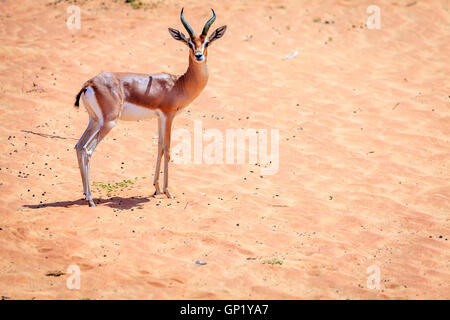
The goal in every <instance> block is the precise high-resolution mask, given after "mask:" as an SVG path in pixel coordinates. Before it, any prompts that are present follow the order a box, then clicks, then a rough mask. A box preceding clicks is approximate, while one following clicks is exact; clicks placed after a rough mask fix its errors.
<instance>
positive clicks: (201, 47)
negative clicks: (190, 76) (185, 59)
mask: <svg viewBox="0 0 450 320" xmlns="http://www.w3.org/2000/svg"><path fill="white" fill-rule="evenodd" d="M183 10H184V9H181V15H180V18H181V22H182V23H183V25H184V27H185V29H186V31H187V32H188V34H189V37H187V36H185V35H184V34H183V33H182V32H180V31H178V30H176V29H172V28H169V33H170V35H171V36H172V37H173V38H174V39H175V40H179V41H182V42H184V43H185V44H186V45H187V46H188V47H189V54H190V55H191V58H192V60H193V61H195V62H198V63H201V62H204V61H206V57H207V56H208V46H209V45H210V44H211V42H213V41H214V40H217V39H219V38H221V37H222V36H223V35H224V34H225V31H226V30H227V26H222V27H219V28H217V29H216V30H214V32H213V33H212V34H211V35H210V36H209V37H206V35H207V34H208V31H209V28H210V27H211V25H212V24H213V22H214V20H216V14H215V13H214V10H213V9H211V10H212V12H213V16H212V18H211V19H209V20H208V21H207V22H206V23H205V26H204V27H203V31H202V34H201V35H200V36H196V35H195V34H194V30H192V28H191V26H190V25H189V23H187V21H186V20H185V19H184V17H183Z"/></svg>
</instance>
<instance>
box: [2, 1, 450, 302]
mask: <svg viewBox="0 0 450 320" xmlns="http://www.w3.org/2000/svg"><path fill="white" fill-rule="evenodd" d="M102 2H104V3H105V4H102ZM143 2H144V3H145V4H146V5H145V6H143V7H142V8H139V9H133V8H131V7H130V5H128V4H125V3H122V1H111V2H109V1H77V3H76V4H77V5H79V6H80V7H81V10H82V11H81V14H82V16H81V17H82V20H81V21H82V25H81V29H80V30H69V29H68V28H67V26H66V19H67V17H68V14H67V12H66V9H67V7H68V6H69V5H71V4H73V2H72V1H31V0H28V1H22V2H21V3H20V5H19V4H17V2H16V1H8V0H6V1H3V2H2V1H0V44H1V45H0V60H1V63H0V120H1V126H0V139H1V140H2V143H1V156H0V194H1V198H0V204H1V208H2V210H1V214H0V248H1V249H0V295H1V296H2V297H4V298H11V299H32V298H36V299H53V298H56V299H80V298H90V299H108V298H117V299H129V298H140V299H157V298H158V299H169V298H172V299H173V298H175V299H183V298H186V299H208V298H209V299H228V298H232V299H236V298H241V299H247V298H249V299H270V298H272V299H291V298H293V299H326V298H331V299H398V298H400V299H417V298H425V299H431V298H432V299H449V298H450V294H449V293H450V285H449V279H450V241H449V240H448V238H450V220H449V213H450V183H449V174H450V169H449V165H450V145H449V138H450V109H449V107H450V83H449V81H448V80H449V76H450V67H449V65H450V64H449V62H450V60H449V57H448V52H450V44H449V42H448V39H449V36H450V30H449V25H450V24H449V23H450V11H449V10H450V6H449V3H448V1H445V0H441V1H438V0H434V1H412V0H407V1H400V0H397V1H378V3H379V4H378V5H379V6H380V8H381V19H382V20H381V29H379V30H369V29H368V28H367V27H366V25H365V23H366V20H367V17H368V16H369V15H368V14H367V13H366V8H367V7H368V6H369V5H371V4H372V1H350V0H348V1H345V0H341V1H320V2H311V1H293V0H292V1H281V0H279V1H266V2H260V1H256V0H250V1H245V2H244V1H237V0H230V1H226V2H222V1H220V2H214V3H213V4H211V1H203V0H201V1H192V0H191V1H187V2H183V3H181V2H179V1H167V0H165V1H153V2H150V1H143ZM181 6H184V7H185V16H186V18H187V19H188V21H190V23H191V25H192V26H193V28H194V29H195V30H199V29H201V27H202V26H203V23H204V22H205V21H206V19H208V18H209V15H210V12H209V7H210V6H213V7H214V9H215V11H216V13H217V15H218V18H217V21H216V22H215V24H214V26H215V27H218V26H221V25H223V24H227V25H228V30H227V33H226V35H225V36H224V37H223V39H220V41H217V42H216V43H214V45H213V46H211V49H210V52H209V57H208V61H209V62H208V63H209V69H210V78H209V82H208V85H207V87H206V89H205V91H204V92H203V93H202V94H201V95H200V97H199V98H197V99H196V101H194V103H192V105H190V106H189V107H187V108H186V109H185V110H184V111H183V112H182V113H181V114H180V115H178V117H177V118H176V120H175V128H184V129H188V130H189V132H193V130H194V121H195V120H201V121H202V127H203V129H213V128H214V129H218V130H219V131H220V132H223V133H224V134H225V132H226V129H237V128H244V129H245V128H254V129H267V130H269V131H270V130H271V129H278V130H279V170H278V172H277V173H276V174H274V175H261V174H260V167H259V166H258V165H250V164H243V165H237V164H235V165H230V164H221V165H219V164H215V165H207V164H204V163H203V164H174V163H172V164H171V170H170V188H171V192H172V193H173V194H174V195H175V196H176V198H175V199H171V200H169V199H166V198H162V197H161V198H152V197H150V195H151V194H152V193H153V191H154V189H153V186H152V183H151V181H152V175H153V171H154V165H155V160H156V145H155V139H154V137H155V136H156V135H157V124H156V121H154V120H148V121H140V122H123V123H119V125H118V126H117V127H116V128H114V130H113V131H112V132H111V133H110V134H109V135H108V137H107V138H106V139H105V140H104V141H103V142H102V143H101V144H100V145H99V147H98V148H97V150H96V152H95V154H94V156H93V158H92V164H91V177H92V178H91V179H92V180H93V181H95V182H103V183H112V184H113V183H116V182H119V181H122V180H127V179H131V180H132V181H133V182H134V183H133V184H129V186H128V187H125V188H118V189H117V190H114V191H112V192H107V191H105V190H104V189H102V188H101V187H94V189H93V190H94V197H95V199H96V201H97V202H98V203H99V205H98V206H97V207H96V208H89V207H87V205H86V204H85V202H84V201H83V200H81V199H82V184H81V179H80V176H79V170H78V165H77V160H76V155H75V150H74V149H73V148H74V145H75V143H76V141H77V140H78V138H79V137H80V136H81V134H82V132H83V130H84V129H85V127H86V125H87V121H88V117H87V114H86V112H85V111H84V110H83V109H82V108H80V109H79V110H78V109H75V108H73V102H74V97H75V95H76V93H77V92H78V91H79V90H80V88H81V85H82V84H83V83H84V81H86V80H87V79H89V78H91V77H93V76H94V75H96V74H98V73H100V72H102V71H132V72H148V73H153V72H159V71H167V72H170V73H175V74H181V73H183V72H184V71H185V69H186V67H187V62H188V58H187V55H188V53H187V48H185V47H183V46H182V45H181V44H180V43H178V42H176V41H173V40H172V39H171V38H170V36H169V34H168V32H167V27H169V26H172V27H176V28H180V29H181V28H182V26H181V23H180V22H179V11H180V8H181ZM295 51H297V53H298V54H297V56H295V57H293V58H291V59H286V56H289V55H292V54H293V53H294V52H295ZM144 177H145V178H144ZM274 258H276V259H278V260H277V261H280V262H282V264H269V263H265V262H267V260H272V259H274ZM197 260H199V261H204V262H206V263H207V264H206V265H196V263H195V262H196V261H197ZM70 265H77V266H79V268H80V270H81V287H80V289H79V290H69V289H68V288H67V287H66V280H67V278H68V277H69V275H68V274H63V275H61V276H47V275H46V274H47V273H48V272H49V271H62V272H66V271H67V268H68V267H69V266H70ZM374 265H375V266H378V267H379V270H380V280H381V283H380V288H379V289H370V288H368V287H367V279H368V277H369V274H368V273H367V268H369V267H370V266H374Z"/></svg>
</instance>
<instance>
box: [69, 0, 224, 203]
mask: <svg viewBox="0 0 450 320" xmlns="http://www.w3.org/2000/svg"><path fill="white" fill-rule="evenodd" d="M211 10H212V12H213V16H212V18H211V19H209V20H208V21H207V22H206V24H205V26H204V27H203V31H202V33H201V35H200V36H196V35H195V34H194V30H192V28H191V26H190V25H189V24H188V23H187V21H186V20H185V19H184V17H183V9H182V10H181V15H180V19H181V22H182V23H183V25H184V27H185V29H186V31H187V32H188V34H189V37H187V36H185V35H184V34H183V33H181V32H180V31H178V30H176V29H172V28H169V33H170V35H171V36H172V37H173V38H174V39H175V40H178V41H181V42H183V43H184V44H186V45H187V46H188V47H189V67H188V69H187V71H186V72H185V73H184V74H183V75H181V76H175V75H171V74H168V73H159V74H138V73H116V72H103V73H101V74H99V75H97V76H95V77H94V78H92V79H90V80H89V81H87V82H86V83H85V84H84V85H83V87H82V88H81V90H80V92H79V93H78V95H77V96H76V101H75V106H76V107H78V106H79V101H80V99H82V100H83V102H84V106H85V108H86V110H87V112H88V113H89V125H88V127H87V129H86V131H85V132H84V133H83V135H82V136H81V138H80V140H79V141H78V143H77V144H76V146H75V148H76V151H77V157H78V165H79V167H80V171H81V178H82V181H83V190H84V195H85V196H86V200H87V201H88V203H89V206H90V207H94V206H95V203H94V201H93V199H92V195H91V189H90V181H89V162H90V158H91V156H92V153H93V152H94V149H95V148H96V146H97V145H98V144H99V142H100V141H101V140H102V139H103V138H104V137H105V136H106V135H107V134H108V133H109V132H110V131H111V129H112V128H113V127H114V126H115V125H116V124H117V121H118V120H129V121H132V120H141V119H147V118H150V117H154V116H156V117H157V118H158V133H159V138H158V157H157V160H156V169H155V177H154V180H153V185H154V186H155V189H156V190H155V193H154V195H157V194H161V191H160V188H159V172H160V167H161V158H162V156H163V155H164V182H163V192H164V194H165V195H166V196H167V197H168V198H173V197H172V196H171V195H170V193H169V189H168V178H169V171H168V169H169V168H168V166H169V161H170V135H171V130H172V122H173V119H174V117H175V115H176V113H177V112H178V111H180V110H181V109H183V108H184V107H186V106H187V105H188V104H190V103H191V102H192V101H193V100H194V99H195V98H196V97H197V96H198V95H199V94H200V92H201V91H202V90H203V88H205V86H206V83H207V81H208V67H207V57H208V46H209V45H210V44H211V43H212V42H213V41H215V40H217V39H219V38H221V37H222V36H223V35H224V33H225V31H226V28H227V27H226V26H222V27H220V28H217V29H216V30H215V31H214V32H213V33H212V34H211V35H210V36H209V37H207V36H206V35H207V33H208V30H209V28H210V27H211V25H212V23H213V22H214V20H215V19H216V14H215V12H214V10H213V9H211Z"/></svg>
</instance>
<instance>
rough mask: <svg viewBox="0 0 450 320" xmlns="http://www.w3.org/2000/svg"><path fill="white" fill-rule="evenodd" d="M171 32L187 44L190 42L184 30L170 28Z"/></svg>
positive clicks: (176, 38)
mask: <svg viewBox="0 0 450 320" xmlns="http://www.w3.org/2000/svg"><path fill="white" fill-rule="evenodd" d="M169 33H170V35H171V36H172V38H174V39H175V40H178V41H182V42H184V43H185V44H188V42H189V39H188V37H186V36H185V35H184V34H183V33H182V32H180V31H178V30H176V29H172V28H169Z"/></svg>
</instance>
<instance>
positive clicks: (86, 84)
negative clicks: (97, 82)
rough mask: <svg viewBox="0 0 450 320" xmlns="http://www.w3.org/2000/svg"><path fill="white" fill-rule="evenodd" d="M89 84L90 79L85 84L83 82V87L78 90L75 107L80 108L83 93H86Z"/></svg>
mask: <svg viewBox="0 0 450 320" xmlns="http://www.w3.org/2000/svg"><path fill="white" fill-rule="evenodd" d="M88 86H89V81H88V82H86V83H85V84H83V87H82V88H81V90H80V92H78V94H77V96H76V98H75V104H74V107H75V108H78V107H79V106H80V98H81V94H82V93H84V92H85V91H86V88H87V87H88Z"/></svg>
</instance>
